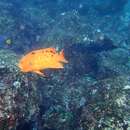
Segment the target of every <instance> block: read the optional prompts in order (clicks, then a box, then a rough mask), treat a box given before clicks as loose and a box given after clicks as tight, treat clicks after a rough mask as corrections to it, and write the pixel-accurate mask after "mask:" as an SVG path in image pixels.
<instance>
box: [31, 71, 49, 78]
mask: <svg viewBox="0 0 130 130" xmlns="http://www.w3.org/2000/svg"><path fill="white" fill-rule="evenodd" d="M33 72H34V73H37V74H39V75H41V76H43V77H46V75H45V74H44V73H42V72H41V71H39V70H35V71H33Z"/></svg>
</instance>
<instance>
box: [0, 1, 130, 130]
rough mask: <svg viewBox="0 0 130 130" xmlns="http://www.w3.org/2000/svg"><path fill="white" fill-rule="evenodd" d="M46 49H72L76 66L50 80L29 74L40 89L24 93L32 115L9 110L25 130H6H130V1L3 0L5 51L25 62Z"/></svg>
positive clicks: (1, 41) (0, 25) (0, 23)
mask: <svg viewBox="0 0 130 130" xmlns="http://www.w3.org/2000/svg"><path fill="white" fill-rule="evenodd" d="M46 47H54V48H56V50H57V51H60V50H61V49H64V53H65V57H66V59H67V60H68V61H69V62H68V64H66V65H65V67H64V69H63V70H48V69H47V70H46V71H45V73H46V74H47V75H49V76H48V77H47V78H42V77H39V76H38V77H37V76H35V75H34V76H33V75H31V74H27V75H25V77H26V78H25V79H27V81H28V82H29V86H34V88H36V89H35V90H36V91H34V93H31V92H32V91H31V90H29V89H28V90H26V89H25V90H24V89H23V91H26V92H27V91H28V92H27V93H29V94H30V93H31V94H30V95H31V96H30V97H28V102H27V103H25V102H24V100H22V101H23V102H24V103H25V104H24V105H25V106H27V108H29V110H27V109H26V110H24V109H23V108H24V107H23V106H24V105H23V104H22V103H21V107H20V108H21V109H20V110H18V109H15V110H13V111H8V110H7V111H8V112H7V113H11V114H12V113H13V114H14V115H15V116H16V115H17V116H16V117H17V118H16V120H15V121H16V122H17V123H16V124H17V125H16V126H13V127H12V125H10V123H7V124H6V123H5V125H3V124H2V123H1V122H0V130H6V129H2V128H3V127H5V126H8V127H11V128H12V130H15V129H16V130H107V128H108V129H109V130H113V129H118V130H129V129H130V127H129V125H130V121H129V120H130V118H129V116H130V108H129V105H130V98H129V97H130V87H129V86H130V82H129V79H130V77H129V76H130V0H30V1H22V0H21V1H20V0H15V1H11V0H3V1H2V0H1V1H0V50H11V51H12V52H13V53H15V54H16V55H17V56H19V57H21V55H24V54H25V53H27V52H29V51H32V50H36V49H40V48H46ZM0 62H1V63H2V61H1V60H0ZM1 70H2V69H0V80H1V81H2V83H4V82H5V81H6V80H7V79H6V80H3V79H4V78H3V77H4V76H3V75H4V74H3V71H1ZM7 73H8V71H7ZM15 74H16V73H15ZM15 74H14V75H15ZM14 77H15V76H14ZM14 77H13V78H12V80H11V81H10V82H11V83H12V82H14V79H15V78H14ZM23 77H24V76H23ZM23 77H22V78H23ZM20 79H21V77H20V78H18V79H17V80H18V81H19V82H22V85H23V86H24V85H25V84H26V83H25V82H24V81H20ZM34 81H35V83H34ZM33 83H34V85H32V84H33ZM0 91H1V89H0ZM26 92H25V93H24V94H26ZM35 92H37V95H38V97H36V96H33V95H35ZM24 94H23V95H24ZM0 95H1V93H0ZM18 95H22V94H21V93H20V92H18ZM21 97H22V96H21ZM33 98H34V99H33ZM35 98H36V104H35V105H36V106H37V107H38V110H36V109H34V108H33V106H32V107H31V105H30V104H31V103H32V102H33V101H34V100H35ZM5 99H6V98H5ZM20 99H21V98H20ZM7 100H9V99H7ZM15 100H16V99H15ZM16 101H17V100H16ZM20 101H21V100H20ZM1 102H2V101H1V99H0V106H2V105H1V104H2V103H3V102H2V103H1ZM17 105H18V104H16V106H17ZM35 105H34V106H35ZM18 106H19V105H18ZM2 107H3V106H2ZM33 110H34V112H32V111H33ZM0 113H2V114H1V115H4V114H3V110H0ZM32 113H33V114H32ZM1 115H0V117H1ZM21 115H23V116H21ZM5 117H6V116H5ZM2 118H3V116H2ZM1 127H2V128H1Z"/></svg>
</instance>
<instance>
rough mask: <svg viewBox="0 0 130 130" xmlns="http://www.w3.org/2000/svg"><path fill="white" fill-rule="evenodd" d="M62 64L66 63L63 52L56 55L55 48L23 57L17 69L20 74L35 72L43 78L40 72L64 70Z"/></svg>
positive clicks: (32, 52) (33, 52)
mask: <svg viewBox="0 0 130 130" xmlns="http://www.w3.org/2000/svg"><path fill="white" fill-rule="evenodd" d="M63 63H68V61H67V60H66V59H65V57H64V51H63V50H61V52H59V53H58V52H57V51H56V49H55V48H43V49H39V50H34V51H31V52H29V53H28V54H26V55H25V56H23V57H22V58H21V60H20V61H19V64H18V67H19V68H20V69H21V71H22V72H35V73H37V74H40V75H42V76H45V75H44V73H42V72H41V70H44V69H49V68H53V69H58V68H64V67H63Z"/></svg>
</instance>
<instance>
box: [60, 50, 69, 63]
mask: <svg viewBox="0 0 130 130" xmlns="http://www.w3.org/2000/svg"><path fill="white" fill-rule="evenodd" d="M60 57H61V60H62V61H63V62H64V63H68V61H67V60H66V59H65V54H64V49H62V50H61V51H60Z"/></svg>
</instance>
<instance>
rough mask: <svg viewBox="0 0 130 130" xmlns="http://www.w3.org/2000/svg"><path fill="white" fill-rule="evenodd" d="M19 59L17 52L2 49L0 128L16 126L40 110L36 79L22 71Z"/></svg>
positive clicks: (0, 63)
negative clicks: (19, 66)
mask: <svg viewBox="0 0 130 130" xmlns="http://www.w3.org/2000/svg"><path fill="white" fill-rule="evenodd" d="M18 60H19V56H17V55H16V54H15V53H13V52H11V51H9V50H0V108H1V109H0V124H1V125H0V129H2V128H4V127H6V126H7V128H14V127H16V124H18V123H20V122H19V120H21V119H22V120H27V121H28V120H30V119H31V117H32V116H34V115H35V114H36V113H37V111H38V96H37V88H36V85H35V84H36V83H35V82H36V81H35V80H34V79H33V77H31V76H30V77H28V76H27V75H23V74H22V73H20V71H19V69H18V67H17V63H18Z"/></svg>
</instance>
